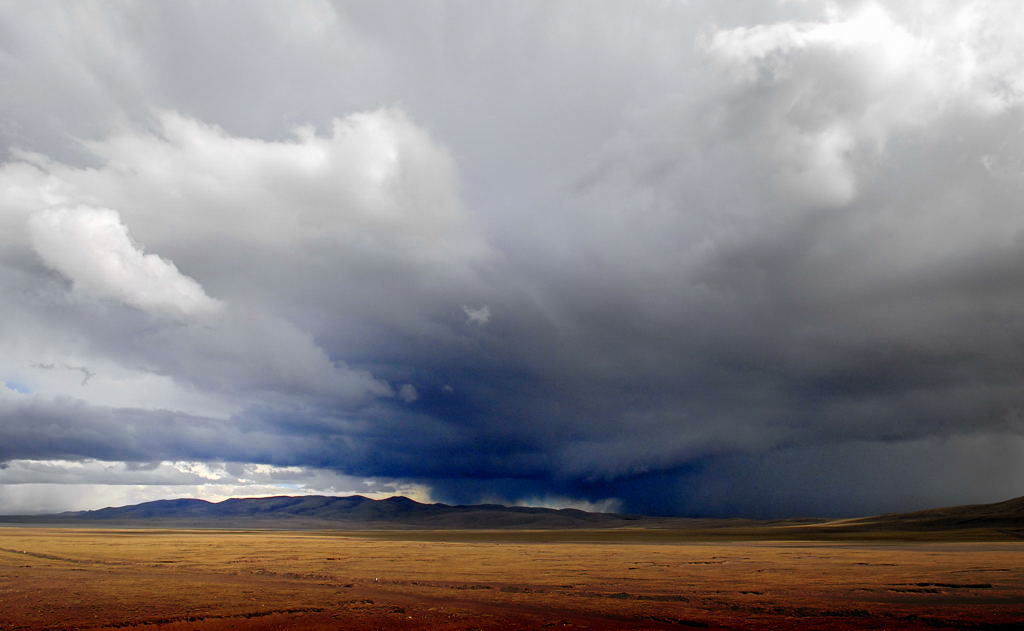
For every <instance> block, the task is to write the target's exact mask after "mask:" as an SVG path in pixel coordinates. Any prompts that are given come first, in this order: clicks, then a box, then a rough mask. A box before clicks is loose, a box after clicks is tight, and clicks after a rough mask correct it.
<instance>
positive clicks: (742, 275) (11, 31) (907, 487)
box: [0, 0, 1024, 516]
mask: <svg viewBox="0 0 1024 631" xmlns="http://www.w3.org/2000/svg"><path fill="white" fill-rule="evenodd" d="M1022 21H1024V18H1022V17H1021V16H1020V12H1019V10H1018V8H1017V6H1016V4H1015V3H1013V2H1009V1H1007V2H998V1H992V2H981V1H979V2H968V3H953V2H941V1H939V2H934V3H926V4H924V5H920V6H913V7H909V6H904V5H901V4H897V3H885V2H838V3H836V2H818V1H809V2H799V3H794V2H778V3H774V2H773V3H762V4H758V5H757V6H756V7H755V6H747V5H745V4H740V3H720V2H710V1H709V2H691V3H660V2H650V3H647V2H637V3H624V4H617V3H607V4H600V3H599V4H593V3H587V4H585V5H584V4H579V3H574V2H554V3H550V2H544V3H517V4H515V5H511V4H506V3H471V4H464V5H456V6H455V7H448V8H442V7H440V6H436V5H432V4H421V5H416V6H415V7H406V8H405V9H404V10H403V11H395V10H394V9H393V8H389V7H387V6H386V5H376V4H360V3H345V2H320V1H314V0H310V1H308V2H300V3H278V2H272V1H268V2H255V3H252V5H251V7H249V10H248V11H246V13H245V14H244V15H241V14H238V13H237V12H236V10H235V8H232V6H231V5H230V4H228V3H219V2H214V3H207V4H204V5H201V6H200V5H197V6H191V5H188V6H186V5H150V4H143V3H136V2H125V3H119V4H115V5H104V6H102V7H101V6H99V5H75V6H68V5H64V4H60V3H46V2H41V3H33V4H32V5H31V6H28V5H16V4H14V3H7V4H5V3H0V34H2V35H3V40H4V41H5V42H6V45H5V57H4V61H3V63H2V64H0V77H3V78H4V80H5V85H9V86H11V89H10V90H9V91H8V95H7V96H5V97H3V98H0V114H2V116H0V119H2V120H3V121H5V122H4V123H3V124H0V146H2V148H3V150H4V154H3V156H2V159H3V162H2V163H0V296H3V297H2V298H0V304H2V305H3V308H4V309H3V310H4V318H3V319H2V321H0V382H2V383H0V460H2V461H5V462H8V463H11V464H9V466H8V468H7V469H4V470H0V488H2V489H3V500H4V502H5V507H10V508H5V510H8V511H14V510H18V507H25V510H30V509H31V510H42V507H43V506H44V505H45V507H46V509H47V510H49V509H50V508H53V509H56V508H60V507H61V506H63V505H67V506H69V507H71V503H72V499H71V498H75V499H74V507H76V508H78V507H85V505H87V504H88V505H90V506H91V505H102V504H105V503H111V498H112V497H114V496H112V495H111V494H110V493H111V491H110V490H109V488H108V485H112V486H117V484H116V480H117V479H120V480H122V481H124V485H123V486H126V487H128V486H131V487H132V488H137V489H138V490H137V491H133V492H132V493H133V494H132V495H130V496H129V495H126V494H124V493H121V494H120V495H116V494H115V495H116V497H118V498H121V499H124V500H125V501H127V500H128V499H137V498H142V497H146V498H152V497H156V496H158V495H159V494H160V493H170V494H171V495H179V496H180V495H195V494H200V493H201V492H204V491H203V490H202V489H204V488H205V489H206V491H205V492H208V493H211V494H214V495H217V496H220V495H222V494H223V493H222V492H221V491H224V492H228V491H227V490H228V489H229V490H230V492H231V493H235V492H237V493H238V494H258V493H264V492H266V493H276V492H278V491H279V490H280V489H285V490H287V489H293V490H295V491H296V492H319V491H324V490H331V489H333V490H337V491H341V490H345V491H346V492H347V491H349V490H355V488H359V487H358V485H353V484H348V483H342V482H338V483H336V484H335V483H333V482H332V483H326V482H324V481H323V480H319V479H317V480H305V481H301V480H300V481H298V482H296V481H294V480H290V481H286V482H280V481H275V480H270V479H262V478H258V477H252V476H246V475H242V474H241V473H238V474H234V473H232V474H231V475H230V476H227V477H225V478H224V479H223V480H219V479H218V481H215V482H203V481H200V480H197V479H192V478H189V477H188V475H184V474H181V475H179V474H180V473H181V472H180V471H179V473H173V472H171V471H170V470H169V469H167V467H168V466H169V465H160V466H158V467H156V468H155V469H153V470H152V471H160V472H161V473H160V475H157V474H156V473H146V474H142V473H140V472H139V471H140V470H138V469H133V468H132V466H129V465H128V464H123V465H117V466H113V467H112V468H107V469H103V475H102V476H99V477H96V476H93V477H89V476H85V477H83V478H81V479H79V478H76V477H75V476H76V475H77V474H75V473H74V472H75V471H94V470H96V467H97V466H99V465H96V464H95V463H97V462H106V463H138V462H150V463H174V462H190V463H199V465H197V466H200V465H201V466H213V467H219V466H223V467H228V468H230V467H256V466H264V467H271V468H274V467H277V468H295V470H296V471H313V472H326V473H323V475H333V476H339V478H338V479H340V480H356V479H359V480H362V479H367V480H378V481H379V480H383V481H385V482H382V483H381V484H384V485H385V486H387V485H390V486H387V489H388V490H389V489H392V488H393V489H395V490H396V492H397V491H398V490H400V489H417V490H416V491H415V492H416V493H418V494H419V496H420V497H424V498H427V497H429V498H432V499H436V500H438V501H448V502H474V501H506V502H510V503H514V502H520V503H523V502H526V503H539V504H551V505H560V506H583V507H596V508H605V509H608V508H615V509H620V510H623V511H635V512H651V513H664V514H688V515H757V516H776V515H786V514H794V513H801V514H854V513H870V512H880V511H883V510H900V509H904V508H906V509H911V508H918V507H925V506H928V505H935V504H945V503H957V502H967V501H990V500H998V499H1003V498H1004V497H1003V496H1006V495H1013V494H1019V492H1018V491H1016V490H1015V489H1017V488H1018V487H1019V485H1020V483H1021V481H1022V478H1021V471H1020V466H1019V462H1021V461H1022V458H1021V456H1022V455H1024V443H1022V434H1024V421H1022V418H1024V415H1022V409H1024V388H1022V387H1021V385H1020V383H1021V380H1020V378H1019V377H1020V374H1021V373H1024V362H1022V360H1021V359H1020V357H1019V355H1020V354H1019V353H1018V352H1017V345H1018V344H1019V343H1020V342H1021V341H1024V325H1022V324H1021V323H1022V322H1024V319H1022V316H1024V313H1022V311H1024V289H1022V288H1024V271H1022V270H1024V265H1022V263H1024V256H1022V250H1021V241H1022V236H1021V235H1024V216H1022V215H1021V213H1020V212H1019V210H1020V209H1019V205H1020V203H1019V202H1020V199H1021V193H1022V192H1024V137H1022V132H1021V130H1022V129H1024V115H1022V114H1024V109H1022V108H1024V72H1022V70H1021V68H1024V45H1022V44H1021V42H1020V38H1019V33H1020V32H1021V29H1022V28H1024V24H1022ZM72 32H73V33H75V34H76V36H75V37H69V36H68V33H72ZM186 33H187V34H188V37H187V38H186V37H184V34H186ZM185 42H187V44H186V43H185ZM39 76H50V77H54V80H52V81H47V82H39V81H38V77H39ZM71 103H74V104H75V106H74V107H71V105H70V104H71ZM26 463H28V464H26ZM32 463H36V464H32ZM38 463H61V464H59V466H58V465H53V466H51V465H45V466H44V465H40V464H38ZM75 463H83V464H81V465H76V464H75ZM90 463H92V464H90ZM204 463H205V464H204ZM217 463H220V464H217ZM79 466H81V467H84V469H76V467H79ZM104 466H105V465H104ZM53 467H57V469H60V470H61V471H63V472H64V473H59V474H58V473H55V471H56V469H54V468H53ZM175 470H177V469H175ZM273 470H275V471H276V470H277V469H273ZM289 470H291V469H289ZM239 471H242V470H241V469H239ZM164 473H167V474H168V476H170V477H166V476H165V477H161V476H163V475H164ZM172 474H173V475H172ZM83 475H84V474H83ZM90 475H91V474H90ZM97 475H98V474H97ZM317 475H320V474H319V473H318V474H317ZM182 476H184V477H182ZM232 476H233V477H232ZM298 477H301V476H298ZM186 478H188V479H186ZM894 479H898V480H899V483H898V484H894V483H892V481H893V480H894ZM35 484H38V485H45V489H46V490H45V493H42V495H38V494H37V495H36V497H47V498H50V499H47V500H46V501H42V503H40V501H41V500H40V501H37V500H34V499H31V498H30V495H29V494H26V493H25V492H22V491H20V490H19V489H25V488H28V487H29V486H31V485H35ZM210 484H219V485H220V487H218V488H220V490H216V489H214V488H213V487H211V486H209V485H210ZM62 485H67V486H62ZM76 485H86V486H84V487H83V486H76ZM89 485H91V486H89ZM204 485H206V486H204ZM350 486H351V487H355V488H353V489H348V488H346V489H342V487H350ZM72 487H74V488H76V489H79V490H81V489H83V488H89V489H92V490H91V491H88V492H84V491H83V492H81V493H78V495H73V494H69V493H67V492H65V491H66V489H68V488H72ZM38 488H40V489H42V488H44V487H43V486H40V487H38ZM175 488H176V489H177V491H175V490H174V489H175ZM373 488H377V487H373ZM381 488H384V487H381ZM104 489H106V490H104ZM168 489H170V490H168ZM246 489H249V492H245V490H246ZM368 492H371V491H368ZM382 492H383V491H382ZM410 492H413V491H410ZM119 493H120V492H119ZM90 494H92V495H90ZM88 497H94V499H92V500H90V499H87V498H88ZM79 498H85V499H79ZM101 498H102V499H101ZM30 499H31V501H30ZM32 502H34V503H32Z"/></svg>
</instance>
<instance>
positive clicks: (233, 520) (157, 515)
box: [0, 495, 643, 529]
mask: <svg viewBox="0 0 1024 631" xmlns="http://www.w3.org/2000/svg"><path fill="white" fill-rule="evenodd" d="M642 519H643V518H639V517H632V516H627V515H618V514H614V513H588V512H586V511H582V510H577V509H572V508H562V509H554V508H539V507H529V506H502V505H500V504H476V505H468V506H464V505H459V506H450V505H448V504H423V503H421V502H417V501H415V500H412V499H409V498H408V497H403V496H394V497H389V498H387V499H382V500H374V499H370V498H368V497H363V496H362V495H350V496H345V497H336V496H325V495H300V496H276V497H254V498H232V499H228V500H224V501H222V502H209V501H207V500H201V499H174V500H156V501H153V502H144V503H142V504H133V505H130V506H118V507H108V508H101V509H98V510H91V511H75V512H66V513H60V514H58V515H39V516H19V517H14V518H9V517H0V521H7V522H11V521H14V522H20V523H49V524H60V523H68V524H72V523H73V524H81V523H96V524H97V525H99V524H100V523H103V524H104V525H116V524H128V525H137V524H142V523H145V524H147V525H154V526H157V525H167V526H174V527H180V526H198V527H246V526H254V527H283V528H295V527H297V528H303V527H325V528H380V527H384V528H424V529H473V528H522V529H530V528H537V529H554V528H608V527H616V526H624V525H631V524H635V523H636V522H637V521H638V520H642Z"/></svg>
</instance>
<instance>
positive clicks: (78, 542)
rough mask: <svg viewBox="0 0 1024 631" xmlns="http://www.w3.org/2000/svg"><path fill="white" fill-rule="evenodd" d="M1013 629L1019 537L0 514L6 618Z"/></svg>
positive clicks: (1021, 599)
mask: <svg viewBox="0 0 1024 631" xmlns="http://www.w3.org/2000/svg"><path fill="white" fill-rule="evenodd" d="M125 627H141V628H145V629H162V630H166V631H179V630H180V631H193V630H200V631H212V630H226V629H314V630H317V629H360V630H362V629H365V630H375V629H452V630H454V629H459V630H463V629H465V630H469V629H680V628H710V629H718V628H726V629H790V628H796V629H943V628H963V629H979V630H980V629H1014V628H1024V543H1022V542H1012V541H1003V542H1000V541H988V542H962V541H961V542H942V541H938V542H936V541H927V542H895V541H890V542H845V543H844V542H836V541H830V542H812V541H775V542H772V541H752V540H749V541H709V540H704V541H700V540H696V539H694V538H693V536H692V535H690V539H686V538H685V537H682V536H680V537H678V538H677V540H671V538H670V537H666V535H665V534H664V533H658V534H657V535H656V536H651V537H647V536H645V534H644V533H642V532H641V533H638V532H636V531H634V532H631V533H608V532H605V533H598V534H593V533H587V532H582V531H575V532H566V533H562V534H552V533H535V534H531V533H523V532H512V533H508V532H507V533H501V532H494V533H479V532H477V533H473V534H472V536H468V537H467V536H464V535H462V534H460V533H438V532H433V533H417V532H404V533H401V532H391V533H386V534H374V533H341V532H245V531H202V530H193V531H184V530H142V529H138V530H96V529H55V528H38V527H37V528H0V629H113V628H122V629H123V628H125Z"/></svg>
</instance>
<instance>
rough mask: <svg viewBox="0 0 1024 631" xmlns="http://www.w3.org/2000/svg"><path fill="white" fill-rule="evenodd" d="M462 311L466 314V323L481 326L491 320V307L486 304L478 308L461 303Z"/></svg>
mask: <svg viewBox="0 0 1024 631" xmlns="http://www.w3.org/2000/svg"><path fill="white" fill-rule="evenodd" d="M462 311H463V312H465V314H466V324H475V325H477V326H483V325H485V324H487V323H488V322H490V321H491V308H490V307H489V306H488V305H484V306H482V307H479V308H473V307H470V306H468V305H462Z"/></svg>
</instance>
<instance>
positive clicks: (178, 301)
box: [29, 206, 220, 315]
mask: <svg viewBox="0 0 1024 631" xmlns="http://www.w3.org/2000/svg"><path fill="white" fill-rule="evenodd" d="M29 232H30V234H31V238H32V246H33V247H34V248H35V250H36V252H38V253H39V256H41V257H42V259H43V261H44V262H45V263H46V264H47V265H48V266H49V267H51V268H53V269H55V270H57V271H58V272H60V273H61V274H63V275H64V276H65V277H67V278H68V279H70V280H71V281H72V282H73V283H74V287H75V289H76V290H77V291H79V292H81V293H82V294H85V295H92V296H96V297H100V298H111V299H114V300H120V301H123V302H125V303H127V304H130V305H132V306H135V307H139V308H140V309H145V310H148V311H155V312H166V313H171V314H176V315H193V314H201V313H208V312H212V311H216V310H217V309H218V308H219V307H220V305H219V304H218V303H217V302H216V301H215V300H213V299H211V298H210V297H209V296H207V295H206V293H205V292H204V291H203V288H202V287H201V286H200V285H199V283H197V282H196V281H195V280H194V279H192V278H189V277H188V276H185V275H183V274H182V273H181V272H179V271H178V268H177V267H175V266H174V263H173V262H171V261H167V260H165V259H162V258H160V257H159V256H157V255H156V254H145V253H144V252H143V251H142V249H141V248H140V247H138V246H137V245H136V244H134V243H132V240H131V237H130V236H129V234H128V229H127V228H126V227H125V225H124V224H123V223H121V218H120V217H119V216H118V214H117V212H116V211H113V210H110V209H108V208H89V207H84V206H79V207H75V208H56V209H49V210H43V211H40V212H38V213H35V214H33V215H32V216H31V217H30V218H29Z"/></svg>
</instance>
